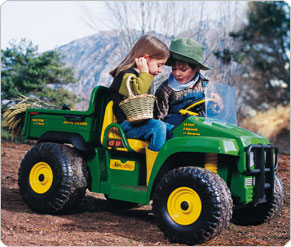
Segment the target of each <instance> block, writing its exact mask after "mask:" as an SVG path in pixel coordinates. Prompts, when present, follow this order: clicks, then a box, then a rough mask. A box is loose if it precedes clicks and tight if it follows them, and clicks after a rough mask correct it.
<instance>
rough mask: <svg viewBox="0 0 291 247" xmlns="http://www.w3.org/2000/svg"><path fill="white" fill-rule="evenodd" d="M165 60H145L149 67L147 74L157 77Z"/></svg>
mask: <svg viewBox="0 0 291 247" xmlns="http://www.w3.org/2000/svg"><path fill="white" fill-rule="evenodd" d="M167 60H168V59H167V58H163V59H155V58H150V57H148V58H147V64H148V67H149V73H150V74H151V75H153V76H156V75H158V74H159V73H161V72H162V67H163V65H164V64H165V63H166V62H167Z"/></svg>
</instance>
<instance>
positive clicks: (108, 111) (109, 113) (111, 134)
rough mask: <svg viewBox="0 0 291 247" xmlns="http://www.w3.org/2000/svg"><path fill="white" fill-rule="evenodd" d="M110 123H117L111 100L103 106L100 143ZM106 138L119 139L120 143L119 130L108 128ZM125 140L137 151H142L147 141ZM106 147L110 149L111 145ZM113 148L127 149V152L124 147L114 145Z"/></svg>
mask: <svg viewBox="0 0 291 247" xmlns="http://www.w3.org/2000/svg"><path fill="white" fill-rule="evenodd" d="M112 123H117V120H116V117H115V115H114V112H113V101H110V102H109V103H108V104H107V106H106V108H105V113H104V118H103V125H102V131H101V135H100V138H101V139H100V141H101V144H103V139H104V132H105V130H106V128H107V126H108V125H110V124H112ZM107 139H108V140H114V141H116V140H120V143H122V137H121V136H120V134H119V130H118V129H117V128H116V127H112V128H110V130H109V131H108V133H107ZM127 141H128V144H129V146H130V148H131V149H133V150H134V151H135V152H138V153H144V152H145V148H146V147H147V146H148V143H147V142H144V141H142V140H138V139H127ZM108 148H109V149H111V148H112V147H111V146H110V145H109V146H108ZM115 148H116V149H117V150H119V151H127V152H128V150H127V149H126V148H124V147H120V148H118V147H115Z"/></svg>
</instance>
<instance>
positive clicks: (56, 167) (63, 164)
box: [18, 142, 88, 214]
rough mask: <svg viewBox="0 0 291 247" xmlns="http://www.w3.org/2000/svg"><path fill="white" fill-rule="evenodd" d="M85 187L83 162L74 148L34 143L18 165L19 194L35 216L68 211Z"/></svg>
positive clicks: (81, 195) (85, 168)
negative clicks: (35, 213) (36, 214)
mask: <svg viewBox="0 0 291 247" xmlns="http://www.w3.org/2000/svg"><path fill="white" fill-rule="evenodd" d="M87 185H88V171H87V167H86V163H85V162H84V161H83V159H82V157H81V156H80V155H79V154H78V152H77V151H76V150H75V149H73V148H71V147H69V146H66V145H61V144H56V143H49V142H47V143H40V144H37V145H36V146H34V147H32V148H31V149H30V150H29V151H28V152H27V153H26V155H25V157H24V158H23V160H22V162H21V164H20V168H19V173H18V186H19V192H20V195H21V197H22V199H23V200H24V202H25V203H26V204H27V205H28V206H29V208H30V209H31V210H33V211H35V212H38V213H50V214H56V213H65V212H68V211H69V210H71V209H73V208H74V207H75V206H76V205H77V204H78V203H79V202H80V201H81V200H82V198H83V197H84V195H85V192H86V188H87Z"/></svg>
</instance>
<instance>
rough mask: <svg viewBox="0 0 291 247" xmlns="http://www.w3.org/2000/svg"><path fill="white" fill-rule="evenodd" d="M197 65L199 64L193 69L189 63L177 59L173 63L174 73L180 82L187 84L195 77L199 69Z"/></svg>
mask: <svg viewBox="0 0 291 247" xmlns="http://www.w3.org/2000/svg"><path fill="white" fill-rule="evenodd" d="M197 67H199V66H196V67H195V68H194V69H192V68H191V67H190V66H189V65H188V64H187V63H183V62H180V61H176V62H175V63H174V64H173V65H172V74H173V76H174V77H175V79H176V80H177V81H178V82H179V83H180V84H186V83H188V82H189V81H191V80H192V79H193V77H194V76H195V74H196V72H197V71H198V70H199V69H196V68H197Z"/></svg>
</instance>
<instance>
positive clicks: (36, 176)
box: [29, 162, 53, 194]
mask: <svg viewBox="0 0 291 247" xmlns="http://www.w3.org/2000/svg"><path fill="white" fill-rule="evenodd" d="M29 183H30V186H31V188H32V189H33V191H34V192H36V193H38V194H43V193H45V192H47V191H48V190H49V188H50V187H51V185H52V183H53V171H52V169H51V167H50V166H49V165H48V164H47V163H45V162H38V163H36V164H35V165H34V166H33V167H32V168H31V171H30V174H29Z"/></svg>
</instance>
